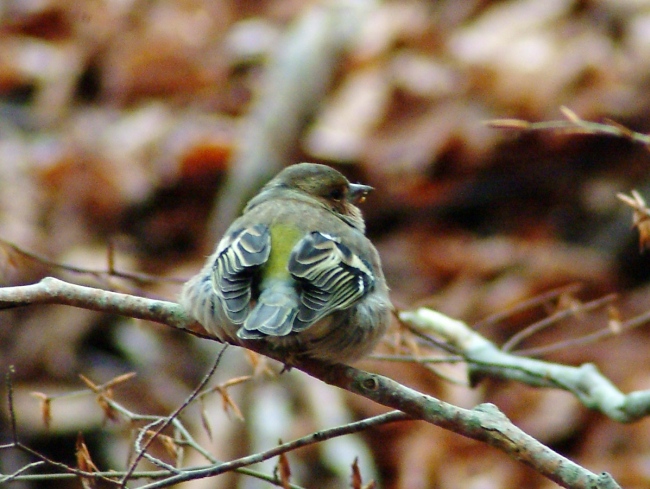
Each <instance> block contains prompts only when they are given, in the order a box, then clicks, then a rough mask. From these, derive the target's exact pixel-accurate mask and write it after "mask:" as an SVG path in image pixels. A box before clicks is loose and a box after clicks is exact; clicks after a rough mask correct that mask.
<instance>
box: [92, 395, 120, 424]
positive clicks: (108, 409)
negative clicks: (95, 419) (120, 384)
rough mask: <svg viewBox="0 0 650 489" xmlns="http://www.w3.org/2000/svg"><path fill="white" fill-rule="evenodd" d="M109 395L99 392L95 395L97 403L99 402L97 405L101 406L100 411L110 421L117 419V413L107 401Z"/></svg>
mask: <svg viewBox="0 0 650 489" xmlns="http://www.w3.org/2000/svg"><path fill="white" fill-rule="evenodd" d="M109 398H110V397H108V396H106V395H104V394H100V395H98V396H97V404H99V407H101V408H102V411H104V417H105V418H106V419H110V420H111V421H117V420H118V413H117V411H115V409H113V407H112V406H111V405H110V403H109V402H108V399H109Z"/></svg>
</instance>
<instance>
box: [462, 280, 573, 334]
mask: <svg viewBox="0 0 650 489" xmlns="http://www.w3.org/2000/svg"><path fill="white" fill-rule="evenodd" d="M581 288H582V285H581V284H569V285H565V286H564V287H558V288H557V289H553V290H549V291H548V292H544V293H543V294H538V295H536V296H535V297H531V298H530V299H528V300H525V301H522V302H518V303H517V304H515V305H514V306H512V307H510V308H508V309H506V310H504V311H498V312H495V313H494V314H490V315H489V316H487V317H486V318H484V319H481V320H480V321H478V322H477V323H474V324H473V325H472V328H473V329H474V330H479V329H480V328H482V327H485V326H487V325H490V324H496V323H499V322H501V321H503V320H504V319H507V318H509V317H512V316H514V315H515V314H518V313H520V312H523V311H527V310H529V309H532V308H533V307H537V306H539V305H542V304H544V303H546V302H548V301H550V300H551V299H555V298H556V297H559V296H561V295H562V294H573V293H575V292H578V291H579V290H580V289H581Z"/></svg>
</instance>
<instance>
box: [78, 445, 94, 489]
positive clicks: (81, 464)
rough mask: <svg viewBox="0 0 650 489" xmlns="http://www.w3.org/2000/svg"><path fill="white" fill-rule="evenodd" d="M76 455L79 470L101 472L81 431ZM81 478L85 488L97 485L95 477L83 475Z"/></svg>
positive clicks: (92, 487)
mask: <svg viewBox="0 0 650 489" xmlns="http://www.w3.org/2000/svg"><path fill="white" fill-rule="evenodd" d="M75 456H76V458H77V467H78V468H79V470H83V471H84V472H99V469H98V468H97V466H96V465H95V464H94V462H93V461H92V458H91V457H90V452H89V451H88V447H87V446H86V443H85V442H84V439H83V434H82V433H79V434H78V435H77V442H76V446H75ZM80 480H81V485H82V486H83V488H84V489H95V488H96V487H97V485H96V484H95V480H94V479H91V478H88V477H81V478H80Z"/></svg>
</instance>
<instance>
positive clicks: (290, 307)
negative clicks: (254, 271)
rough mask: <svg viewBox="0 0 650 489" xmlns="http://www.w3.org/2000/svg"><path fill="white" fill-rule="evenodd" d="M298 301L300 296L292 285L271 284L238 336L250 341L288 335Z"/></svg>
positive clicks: (260, 297)
mask: <svg viewBox="0 0 650 489" xmlns="http://www.w3.org/2000/svg"><path fill="white" fill-rule="evenodd" d="M298 301H299V298H298V295H297V294H296V291H295V289H294V288H293V287H292V286H291V285H290V284H285V283H283V282H276V283H273V284H271V285H270V286H269V287H267V288H265V289H264V290H263V291H262V293H261V294H260V296H259V298H258V300H257V304H256V305H255V307H254V308H253V310H252V311H251V312H250V313H249V314H248V317H247V318H246V321H245V322H244V325H243V326H242V327H241V328H240V329H239V331H238V332H237V336H238V337H239V338H241V339H244V340H249V339H260V338H263V337H265V336H286V335H288V334H289V333H291V331H292V329H293V324H294V320H295V318H296V314H297V313H298Z"/></svg>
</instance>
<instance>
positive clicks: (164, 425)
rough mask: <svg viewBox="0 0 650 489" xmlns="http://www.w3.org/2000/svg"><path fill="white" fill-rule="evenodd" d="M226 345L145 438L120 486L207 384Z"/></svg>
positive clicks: (124, 483)
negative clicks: (173, 407) (159, 436)
mask: <svg viewBox="0 0 650 489" xmlns="http://www.w3.org/2000/svg"><path fill="white" fill-rule="evenodd" d="M227 347H228V345H227V344H224V345H223V347H222V348H221V349H220V350H219V353H218V354H217V358H216V359H215V361H214V363H213V364H212V367H210V370H209V371H208V373H207V374H206V375H205V376H204V377H203V379H201V382H199V385H197V386H196V387H195V388H194V390H193V391H192V393H191V394H190V395H189V396H188V397H187V399H185V401H184V402H183V404H181V405H180V406H178V407H177V408H176V409H175V410H174V411H173V412H172V413H171V414H170V415H169V416H167V418H166V420H165V422H163V423H161V425H160V426H159V427H158V429H157V430H156V431H155V433H154V434H153V435H151V437H150V438H149V439H148V440H147V442H146V443H145V444H144V446H143V447H142V448H141V449H140V450H138V452H137V454H136V456H135V459H134V460H133V461H132V462H131V465H130V467H129V470H127V472H126V474H125V475H124V477H122V480H121V484H122V487H126V483H127V481H128V479H129V476H130V475H131V474H132V473H133V471H135V468H136V466H137V465H138V462H139V461H140V460H141V459H142V457H143V455H144V452H145V451H146V450H147V448H149V446H150V445H151V443H152V442H153V440H154V439H155V438H156V437H157V436H158V435H159V434H160V433H162V431H163V430H164V429H165V428H167V426H169V425H170V423H171V422H172V421H173V420H174V419H176V418H177V417H178V415H179V414H180V413H181V412H182V411H183V410H184V409H185V408H186V407H187V406H188V405H189V404H190V403H191V402H192V401H193V400H194V399H195V398H196V396H198V395H199V393H200V392H201V391H202V390H203V388H204V387H205V386H206V385H207V383H208V382H209V381H210V379H211V378H212V376H213V375H214V373H215V372H216V370H217V367H218V366H219V363H220V362H221V358H222V357H223V354H224V352H225V351H226V348H227Z"/></svg>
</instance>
